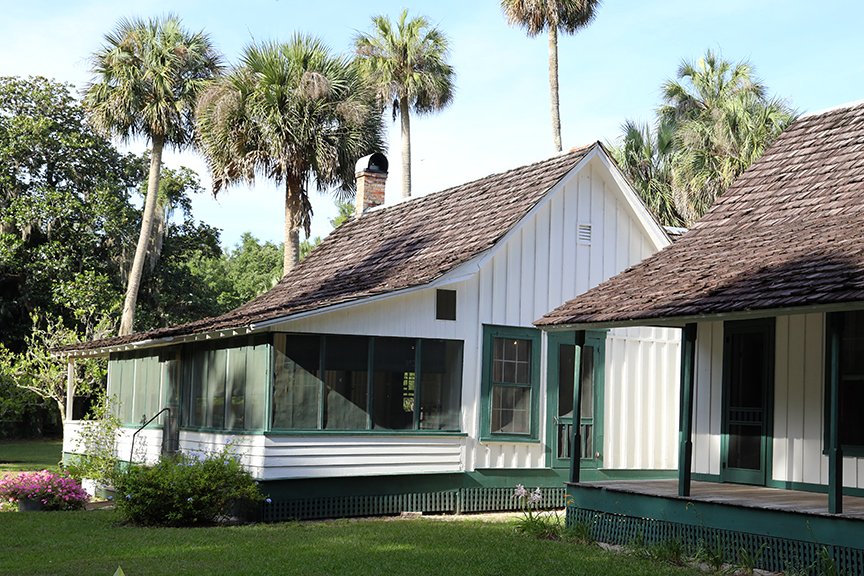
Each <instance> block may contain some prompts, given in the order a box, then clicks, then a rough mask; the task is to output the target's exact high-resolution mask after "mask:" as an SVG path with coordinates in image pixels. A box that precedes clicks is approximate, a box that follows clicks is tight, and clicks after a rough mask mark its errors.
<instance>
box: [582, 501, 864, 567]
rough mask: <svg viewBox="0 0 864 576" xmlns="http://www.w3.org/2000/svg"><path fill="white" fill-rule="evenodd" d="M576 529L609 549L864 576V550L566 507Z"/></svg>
mask: <svg viewBox="0 0 864 576" xmlns="http://www.w3.org/2000/svg"><path fill="white" fill-rule="evenodd" d="M576 524H582V525H585V526H587V527H588V528H589V529H590V532H591V535H592V537H593V538H594V539H595V540H597V541H599V542H606V543H609V544H619V545H628V544H634V543H635V544H641V545H646V546H651V545H655V544H661V543H663V542H668V541H678V542H680V543H681V544H683V546H684V548H685V549H686V550H687V551H688V553H690V554H694V553H696V552H697V550H699V549H700V548H703V549H707V550H711V551H715V550H717V549H718V548H720V549H722V553H723V558H724V559H725V561H726V562H728V563H731V564H735V563H739V564H740V563H741V559H742V557H743V554H747V555H749V558H752V559H754V563H755V567H757V568H762V569H763V570H770V571H772V572H782V571H790V570H799V571H806V572H807V573H810V572H811V571H813V570H816V571H817V572H818V570H819V569H820V567H821V568H822V569H824V565H825V561H826V557H827V558H828V559H829V560H830V561H831V562H833V563H834V566H835V568H836V569H837V570H838V573H841V574H864V550H862V549H857V548H851V547H846V546H835V545H831V544H822V543H818V542H814V541H812V540H810V541H807V540H796V539H790V538H777V537H772V536H766V535H762V534H752V533H748V532H743V531H736V530H729V529H721V528H712V527H708V526H694V525H689V524H679V523H676V522H670V521H667V520H656V519H652V518H640V517H636V516H627V515H622V514H612V513H609V512H601V511H595V510H588V509H584V508H577V507H575V506H568V507H567V525H568V526H573V525H576ZM862 546H864V542H862ZM742 551H743V552H742Z"/></svg>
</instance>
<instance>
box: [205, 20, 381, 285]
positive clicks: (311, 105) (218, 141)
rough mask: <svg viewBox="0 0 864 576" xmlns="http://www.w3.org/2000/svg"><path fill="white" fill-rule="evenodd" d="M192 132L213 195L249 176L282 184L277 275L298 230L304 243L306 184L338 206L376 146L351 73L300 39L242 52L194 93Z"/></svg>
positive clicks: (295, 249) (292, 256)
mask: <svg viewBox="0 0 864 576" xmlns="http://www.w3.org/2000/svg"><path fill="white" fill-rule="evenodd" d="M197 129H198V142H197V144H198V147H199V149H200V150H201V152H202V153H203V154H204V156H205V158H206V160H207V164H208V168H209V171H210V174H211V177H212V180H213V193H214V194H218V193H219V191H221V190H222V189H223V188H224V187H226V186H229V185H232V184H237V183H240V182H249V183H251V182H254V180H255V178H256V176H257V175H263V176H265V177H267V178H271V179H273V180H275V181H276V182H277V183H278V184H280V185H284V187H285V244H284V269H283V274H286V275H287V274H288V273H289V272H290V270H291V268H292V267H293V266H294V265H295V264H297V262H298V259H299V258H298V257H299V243H300V242H299V241H300V238H299V233H298V229H299V228H300V227H303V228H304V230H305V231H306V235H307V236H308V235H309V226H310V223H311V215H312V205H311V203H310V202H309V195H308V189H307V188H308V186H309V182H310V179H311V178H313V177H314V179H315V181H316V183H317V187H318V190H319V191H325V190H327V189H328V188H330V187H332V186H336V187H337V190H336V193H337V196H338V195H341V198H340V199H342V200H344V199H345V198H346V197H350V194H351V193H352V192H353V191H354V165H355V162H356V161H357V159H358V158H360V157H362V156H364V155H366V154H369V153H371V152H374V151H379V150H381V149H382V147H383V144H382V137H381V132H382V124H381V111H380V109H379V108H378V106H377V105H376V103H375V99H374V95H373V94H372V92H371V90H370V89H369V87H368V85H367V84H366V83H365V82H364V81H363V78H362V77H361V75H360V72H359V70H358V68H357V66H356V65H355V64H354V63H352V62H350V61H349V60H346V59H345V58H341V57H334V56H332V55H331V54H330V52H329V50H328V49H327V48H326V47H325V46H324V45H323V44H322V43H321V42H319V41H318V40H316V39H313V38H310V37H306V36H301V35H295V36H294V37H293V38H292V39H291V40H290V41H289V42H288V43H286V44H277V43H263V44H258V45H255V44H253V45H251V46H249V47H247V48H246V49H245V51H244V54H243V57H242V60H241V63H240V65H239V66H237V67H235V68H234V69H233V70H231V71H230V73H228V74H227V75H226V76H224V77H222V78H220V79H218V80H217V81H216V82H214V83H213V84H212V85H211V86H210V87H208V88H207V89H206V90H205V91H204V92H203V93H202V94H201V97H200V99H199V101H198V118H197Z"/></svg>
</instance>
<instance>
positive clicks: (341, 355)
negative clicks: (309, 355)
mask: <svg viewBox="0 0 864 576" xmlns="http://www.w3.org/2000/svg"><path fill="white" fill-rule="evenodd" d="M368 342H369V339H368V338H365V337H361V336H328V337H326V339H325V359H324V385H325V390H326V394H325V405H324V406H325V408H324V428H326V429H328V430H365V429H366V428H367V424H366V401H367V398H368V383H367V370H368V364H369V346H368Z"/></svg>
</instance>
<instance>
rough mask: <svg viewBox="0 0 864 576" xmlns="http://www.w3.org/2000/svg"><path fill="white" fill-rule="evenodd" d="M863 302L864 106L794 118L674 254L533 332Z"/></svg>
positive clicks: (564, 309) (671, 249)
mask: <svg viewBox="0 0 864 576" xmlns="http://www.w3.org/2000/svg"><path fill="white" fill-rule="evenodd" d="M848 302H864V104H858V105H854V106H849V107H845V108H840V109H835V110H831V111H828V112H824V113H821V114H815V115H810V116H805V117H802V118H800V119H798V120H797V121H796V122H794V123H793V124H792V125H791V126H790V127H789V128H787V130H786V131H785V132H784V133H783V134H782V135H781V136H780V137H779V138H778V139H777V140H776V141H775V142H774V144H773V145H772V146H771V147H770V148H769V149H768V150H767V151H766V152H765V154H764V155H763V156H762V158H761V159H760V160H758V161H757V162H755V163H753V165H751V166H750V168H749V169H748V170H747V171H746V172H745V173H744V174H742V175H741V176H740V177H739V178H738V179H737V180H736V181H735V183H734V184H733V185H732V186H731V187H730V188H729V190H727V191H726V193H725V194H724V195H723V196H722V197H721V198H720V199H718V200H717V202H716V203H715V205H714V207H713V208H712V209H711V210H710V211H709V212H708V213H707V214H706V215H705V216H704V217H703V218H702V219H701V220H700V221H699V222H698V223H697V224H696V225H695V226H694V227H693V228H692V229H691V230H690V231H689V232H687V233H686V234H684V235H683V236H682V237H681V238H680V239H679V240H678V241H677V242H675V243H674V244H672V245H670V246H668V247H667V248H665V249H664V250H662V251H661V252H658V253H656V254H654V255H653V256H651V257H649V258H647V259H646V260H644V261H643V262H641V263H640V264H637V265H636V266H633V267H631V268H629V269H627V270H625V271H624V272H622V273H621V274H619V275H617V276H615V277H613V278H611V279H609V280H607V281H606V282H604V283H602V284H600V285H599V286H597V287H595V288H594V289H592V290H589V291H588V292H586V293H584V294H582V295H581V296H579V297H577V298H575V299H573V300H571V301H569V302H567V303H565V304H564V305H562V306H560V307H559V308H557V309H555V310H553V311H552V312H550V313H548V314H547V315H546V316H544V317H543V318H541V319H540V320H538V321H537V322H536V324H537V325H539V326H553V325H573V324H591V323H607V324H614V323H616V322H632V321H636V320H639V321H641V320H646V321H647V320H652V319H653V320H658V319H671V318H684V317H700V316H705V315H714V314H720V313H735V312H744V311H755V310H766V309H784V308H794V307H802V306H816V305H824V304H837V303H848Z"/></svg>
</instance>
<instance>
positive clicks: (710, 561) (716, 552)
mask: <svg viewBox="0 0 864 576" xmlns="http://www.w3.org/2000/svg"><path fill="white" fill-rule="evenodd" d="M695 558H696V560H698V561H699V562H704V563H705V564H707V565H708V566H709V567H710V568H711V570H713V571H714V572H720V570H721V569H722V568H723V565H724V564H725V563H726V557H725V552H724V550H723V543H722V542H721V541H720V538H719V537H718V538H715V539H714V544H713V545H711V546H709V545H708V544H706V543H705V541H704V540H703V541H700V542H699V546H698V548H697V549H696V554H695Z"/></svg>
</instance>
